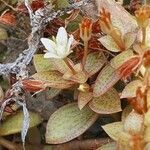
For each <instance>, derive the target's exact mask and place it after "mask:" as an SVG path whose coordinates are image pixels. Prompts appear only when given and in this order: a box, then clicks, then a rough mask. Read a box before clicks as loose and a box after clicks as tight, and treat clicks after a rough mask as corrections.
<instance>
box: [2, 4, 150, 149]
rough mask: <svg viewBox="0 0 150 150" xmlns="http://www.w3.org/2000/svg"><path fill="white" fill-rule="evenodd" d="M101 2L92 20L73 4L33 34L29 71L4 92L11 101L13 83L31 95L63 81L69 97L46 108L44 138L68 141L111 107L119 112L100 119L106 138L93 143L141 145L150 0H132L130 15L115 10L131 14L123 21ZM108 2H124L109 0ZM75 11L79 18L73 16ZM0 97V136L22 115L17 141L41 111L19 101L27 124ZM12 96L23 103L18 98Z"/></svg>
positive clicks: (147, 144) (146, 142) (148, 115)
mask: <svg viewBox="0 0 150 150" xmlns="http://www.w3.org/2000/svg"><path fill="white" fill-rule="evenodd" d="M97 3H98V2H97ZM103 3H104V6H103V5H102V6H100V8H99V9H100V12H99V14H98V17H97V18H96V20H95V19H93V18H92V17H91V18H90V17H87V16H84V15H83V14H82V15H81V14H79V12H80V11H79V10H72V11H71V12H70V14H69V17H68V15H67V16H64V17H63V18H61V21H62V22H63V26H59V28H57V30H56V31H57V32H56V33H54V34H52V35H51V34H50V35H49V36H47V34H43V37H41V38H40V41H41V43H40V45H41V49H42V53H41V54H35V55H34V57H33V62H34V66H35V69H36V73H35V74H32V75H31V76H30V77H28V78H24V79H22V78H21V79H20V78H19V79H20V80H19V79H18V80H17V81H16V83H15V84H13V85H12V88H11V89H10V90H9V91H8V92H7V93H6V96H5V98H4V99H5V100H6V97H8V99H9V100H10V99H11V98H12V100H13V101H15V102H16V99H15V96H16V95H14V93H13V94H12V89H13V88H14V85H17V87H21V89H22V91H23V92H24V93H29V92H31V93H34V94H33V95H36V94H37V93H40V92H44V91H45V90H47V89H49V88H50V90H52V91H53V90H54V91H55V92H56V95H57V94H58V93H59V92H60V91H62V92H63V91H64V90H66V89H67V90H68V91H71V93H72V94H73V96H72V97H74V99H72V100H71V102H70V103H69V104H65V105H64V106H62V107H60V108H59V109H58V110H56V111H55V112H54V113H53V114H52V115H51V116H50V118H49V120H48V122H47V125H46V133H45V141H46V143H47V144H61V143H65V142H68V141H71V140H73V139H75V138H77V137H78V136H80V135H82V134H83V133H84V132H85V131H86V130H87V129H88V128H89V127H90V126H91V125H92V124H94V122H95V121H96V120H97V119H98V118H99V117H101V115H104V114H107V115H114V113H118V114H119V115H121V120H120V119H119V117H117V122H113V123H110V124H106V125H104V126H102V128H103V129H104V131H105V132H106V133H107V134H108V135H109V136H110V138H111V139H112V140H113V142H109V143H107V144H106V145H102V146H101V147H100V148H98V147H97V148H98V149H99V150H101V149H102V150H103V149H104V150H109V149H111V150H113V149H114V150H115V149H119V150H144V149H145V150H148V149H150V109H149V108H150V44H149V43H150V21H149V19H150V6H149V5H146V4H145V5H141V6H138V7H137V8H136V11H135V12H134V16H131V15H129V14H128V13H127V12H126V11H125V10H121V11H123V13H122V14H123V15H124V16H126V18H124V19H128V20H131V21H129V22H130V23H128V25H127V26H125V25H124V22H126V20H124V22H123V21H122V20H121V19H122V16H121V14H120V17H117V16H115V13H114V12H113V9H112V6H111V5H110V4H109V3H107V4H105V2H103ZM110 3H112V2H110ZM113 4H114V5H115V6H116V8H118V9H120V8H121V9H123V8H122V6H120V5H118V4H116V3H115V2H113ZM109 8H111V9H110V10H109ZM79 16H80V19H79V21H78V22H77V21H75V20H76V18H77V17H79ZM64 18H65V19H64ZM72 22H75V23H76V24H77V26H76V27H75V28H74V29H72V26H70V28H71V29H70V28H69V25H70V24H71V23H72ZM130 24H131V25H130ZM45 28H47V27H45ZM72 30H73V31H72ZM1 93H2V92H1ZM53 94H54V93H53ZM56 95H55V94H54V95H53V97H54V96H56ZM17 96H18V95H17ZM19 96H20V95H19ZM2 97H4V96H2ZM20 97H21V96H20ZM8 99H7V100H8ZM7 100H6V101H7ZM6 101H4V102H3V103H4V104H3V105H2V107H3V110H4V111H3V115H4V118H5V117H6V118H5V119H6V120H5V121H4V122H3V123H2V125H1V126H0V136H4V135H9V134H14V133H17V132H19V131H20V130H21V122H22V121H23V122H24V125H23V128H22V132H21V133H22V140H23V142H24V141H25V136H26V130H27V129H28V128H29V127H33V126H36V125H38V124H39V123H42V118H41V117H40V116H39V115H37V114H34V113H33V112H30V113H29V114H28V113H26V112H27V108H26V107H23V112H24V114H28V115H29V116H30V117H31V119H30V124H29V122H28V121H27V122H25V119H27V118H28V117H27V116H25V117H24V120H23V116H22V115H21V113H20V112H18V113H17V114H15V115H13V116H11V118H10V117H9V118H8V119H7V115H8V114H9V115H10V113H11V112H12V110H13V111H14V110H15V111H17V109H18V107H19V106H18V105H16V104H14V103H13V105H12V104H11V105H9V104H8V106H7V105H6V103H5V102H6ZM121 103H123V105H121ZM17 104H20V105H23V106H24V103H21V102H20V101H19V102H18V103H17ZM5 106H6V107H5ZM4 107H5V108H4ZM17 116H19V118H21V121H20V119H19V123H18V124H19V127H18V129H16V130H13V129H12V130H10V129H8V130H7V131H5V130H6V129H7V128H6V127H7V126H9V124H8V122H9V120H10V122H15V120H16V118H17Z"/></svg>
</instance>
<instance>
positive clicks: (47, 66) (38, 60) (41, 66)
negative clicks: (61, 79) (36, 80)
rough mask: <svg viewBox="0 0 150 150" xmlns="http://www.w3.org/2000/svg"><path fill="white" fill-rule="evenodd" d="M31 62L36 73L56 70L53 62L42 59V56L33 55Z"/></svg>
mask: <svg viewBox="0 0 150 150" xmlns="http://www.w3.org/2000/svg"><path fill="white" fill-rule="evenodd" d="M33 62H34V66H35V69H36V71H37V72H41V71H49V70H56V69H55V67H54V65H53V60H52V59H47V58H44V55H43V54H36V55H34V57H33Z"/></svg>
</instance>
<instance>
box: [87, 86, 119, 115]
mask: <svg viewBox="0 0 150 150" xmlns="http://www.w3.org/2000/svg"><path fill="white" fill-rule="evenodd" d="M89 107H90V108H91V109H92V110H93V111H95V112H96V113H99V114H112V113H116V112H119V111H121V103H120V98H119V94H118V92H117V91H116V90H115V89H110V90H109V91H107V92H106V93H105V94H103V95H101V96H99V97H96V98H93V99H92V100H91V101H90V102H89Z"/></svg>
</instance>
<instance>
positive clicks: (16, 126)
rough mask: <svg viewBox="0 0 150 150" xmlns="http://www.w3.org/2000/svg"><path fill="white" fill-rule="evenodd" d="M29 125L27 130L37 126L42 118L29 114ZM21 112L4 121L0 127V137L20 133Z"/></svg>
mask: <svg viewBox="0 0 150 150" xmlns="http://www.w3.org/2000/svg"><path fill="white" fill-rule="evenodd" d="M29 117H30V124H29V128H31V127H34V126H37V125H38V124H40V123H41V122H42V118H41V117H40V115H39V114H38V113H33V112H29ZM23 119H24V116H23V112H22V111H19V112H18V113H16V114H15V115H13V116H9V118H7V120H6V121H4V122H3V123H2V124H1V126H0V135H1V136H5V135H10V134H15V133H18V132H21V130H22V124H23Z"/></svg>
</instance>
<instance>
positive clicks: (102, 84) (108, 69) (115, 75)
mask: <svg viewBox="0 0 150 150" xmlns="http://www.w3.org/2000/svg"><path fill="white" fill-rule="evenodd" d="M120 78H121V75H120V73H119V72H117V71H116V69H115V68H113V67H112V66H110V65H109V64H108V65H106V66H105V67H104V68H103V69H102V71H101V72H100V73H99V75H98V77H97V79H96V81H95V85H94V89H93V96H94V97H99V96H101V95H102V94H104V93H105V92H107V91H108V90H109V89H110V88H111V87H112V86H113V85H114V84H115V83H116V82H117V81H118V80H119V79H120Z"/></svg>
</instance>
